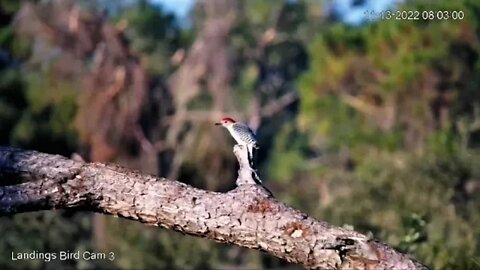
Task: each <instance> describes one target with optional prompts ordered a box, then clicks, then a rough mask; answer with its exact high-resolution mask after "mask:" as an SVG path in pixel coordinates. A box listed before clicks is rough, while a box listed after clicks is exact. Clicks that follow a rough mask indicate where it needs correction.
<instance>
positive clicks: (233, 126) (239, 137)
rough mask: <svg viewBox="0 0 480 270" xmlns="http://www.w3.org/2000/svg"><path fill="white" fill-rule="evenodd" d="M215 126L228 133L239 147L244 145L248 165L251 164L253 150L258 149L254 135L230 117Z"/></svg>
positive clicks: (245, 125) (246, 127)
mask: <svg viewBox="0 0 480 270" xmlns="http://www.w3.org/2000/svg"><path fill="white" fill-rule="evenodd" d="M215 125H221V126H223V127H224V128H226V129H227V130H228V132H230V135H232V137H233V138H234V139H235V141H237V144H239V145H245V146H246V147H247V150H248V159H249V161H250V164H252V162H253V149H254V148H255V149H258V148H259V147H258V144H257V137H256V136H255V133H254V132H253V131H252V130H251V129H250V127H248V125H247V124H244V123H239V122H236V121H235V120H233V119H232V118H230V117H225V118H223V119H222V120H221V121H220V122H219V123H215Z"/></svg>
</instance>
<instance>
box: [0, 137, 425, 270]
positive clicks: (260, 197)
mask: <svg viewBox="0 0 480 270" xmlns="http://www.w3.org/2000/svg"><path fill="white" fill-rule="evenodd" d="M243 151H245V149H243V148H242V147H239V146H236V147H235V150H234V152H235V154H236V156H237V158H238V159H239V162H240V171H239V179H237V184H238V187H237V188H235V189H234V190H232V191H229V192H227V193H217V192H211V191H206V190H200V189H197V188H194V187H191V186H189V185H186V184H184V183H181V182H178V181H172V180H168V179H163V178H158V177H155V176H149V175H142V174H141V173H139V172H136V171H132V170H128V169H125V168H122V167H119V166H116V165H105V164H100V163H83V162H78V161H74V160H71V159H67V158H64V157H61V156H58V155H49V154H44V153H38V152H34V151H24V150H19V149H14V148H8V147H0V183H5V182H7V181H11V180H12V179H16V180H23V181H24V180H27V181H29V182H26V183H22V184H17V185H10V186H5V185H4V186H0V215H13V214H17V213H22V212H30V211H38V210H48V209H64V208H74V209H82V210H87V211H94V212H100V213H104V214H109V215H114V216H120V217H124V218H127V219H132V220H137V221H139V222H142V223H144V224H146V225H153V226H161V227H164V228H168V229H173V230H176V231H179V232H182V233H184V234H189V235H196V236H199V237H203V238H208V239H212V240H215V241H217V242H221V243H227V244H234V245H237V246H242V247H246V248H253V249H260V250H263V251H265V252H267V253H269V254H271V255H274V256H277V257H279V258H283V259H285V260H287V261H290V262H295V263H300V264H303V265H304V266H305V267H306V268H312V269H313V268H321V269H353V268H356V269H393V268H395V269H426V267H424V266H422V265H421V264H419V263H418V262H416V261H415V260H413V259H410V258H408V257H407V256H405V255H403V254H400V253H398V252H396V251H395V250H394V249H392V248H389V247H388V246H386V245H384V244H382V243H380V242H378V241H375V240H372V239H369V238H368V237H367V236H364V235H362V234H360V233H357V232H354V231H351V230H347V229H344V228H338V227H333V226H330V225H328V224H327V223H325V222H321V221H316V220H314V219H313V218H311V217H309V216H307V215H306V214H304V213H301V212H299V211H297V210H294V209H292V208H290V207H288V206H286V205H285V204H283V203H280V202H278V201H276V200H275V199H274V198H273V197H272V195H271V193H269V192H268V191H267V190H266V189H265V188H263V186H262V185H259V184H254V183H257V182H258V181H255V179H254V177H253V175H256V174H252V168H250V165H249V164H248V160H245V159H244V158H243V157H242V152H243ZM0 185H1V184H0Z"/></svg>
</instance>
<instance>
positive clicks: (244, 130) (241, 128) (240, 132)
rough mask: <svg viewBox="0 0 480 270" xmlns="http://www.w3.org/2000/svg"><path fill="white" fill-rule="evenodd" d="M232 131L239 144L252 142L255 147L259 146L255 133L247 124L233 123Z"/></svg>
mask: <svg viewBox="0 0 480 270" xmlns="http://www.w3.org/2000/svg"><path fill="white" fill-rule="evenodd" d="M230 133H231V135H232V137H233V138H234V139H235V140H236V141H237V143H238V144H250V145H253V147H254V148H258V143H257V138H256V136H255V133H254V132H253V131H252V130H251V129H250V127H248V126H247V125H246V124H243V123H236V124H234V125H232V130H231V132H230Z"/></svg>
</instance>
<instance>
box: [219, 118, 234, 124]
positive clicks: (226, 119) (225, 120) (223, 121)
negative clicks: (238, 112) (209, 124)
mask: <svg viewBox="0 0 480 270" xmlns="http://www.w3.org/2000/svg"><path fill="white" fill-rule="evenodd" d="M222 123H225V124H229V123H235V120H233V119H232V118H230V117H224V118H222Z"/></svg>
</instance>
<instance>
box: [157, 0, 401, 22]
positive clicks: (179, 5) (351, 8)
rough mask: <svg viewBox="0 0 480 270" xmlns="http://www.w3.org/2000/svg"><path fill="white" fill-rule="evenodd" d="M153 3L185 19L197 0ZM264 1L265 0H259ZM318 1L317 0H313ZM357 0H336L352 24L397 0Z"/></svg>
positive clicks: (336, 7)
mask: <svg viewBox="0 0 480 270" xmlns="http://www.w3.org/2000/svg"><path fill="white" fill-rule="evenodd" d="M151 1H152V2H153V3H156V4H161V5H162V6H163V7H164V8H165V9H166V10H168V11H170V12H173V13H175V14H176V15H177V16H178V17H179V18H180V19H185V17H186V16H187V15H188V11H189V10H190V8H191V7H192V5H193V3H194V2H195V0H151ZM257 1H263V0H257ZM311 1H316V0H311ZM354 2H355V0H335V1H333V9H334V10H335V11H336V13H337V14H338V15H339V16H340V19H341V20H342V21H343V22H345V23H347V24H352V25H359V24H362V23H364V22H366V21H367V20H366V18H367V17H366V16H365V12H366V11H372V10H373V11H375V12H377V13H378V12H379V11H382V10H386V9H391V8H393V7H394V4H395V2H396V1H395V0H364V1H363V3H362V5H358V6H355V5H354ZM357 2H359V1H358V0H357Z"/></svg>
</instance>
